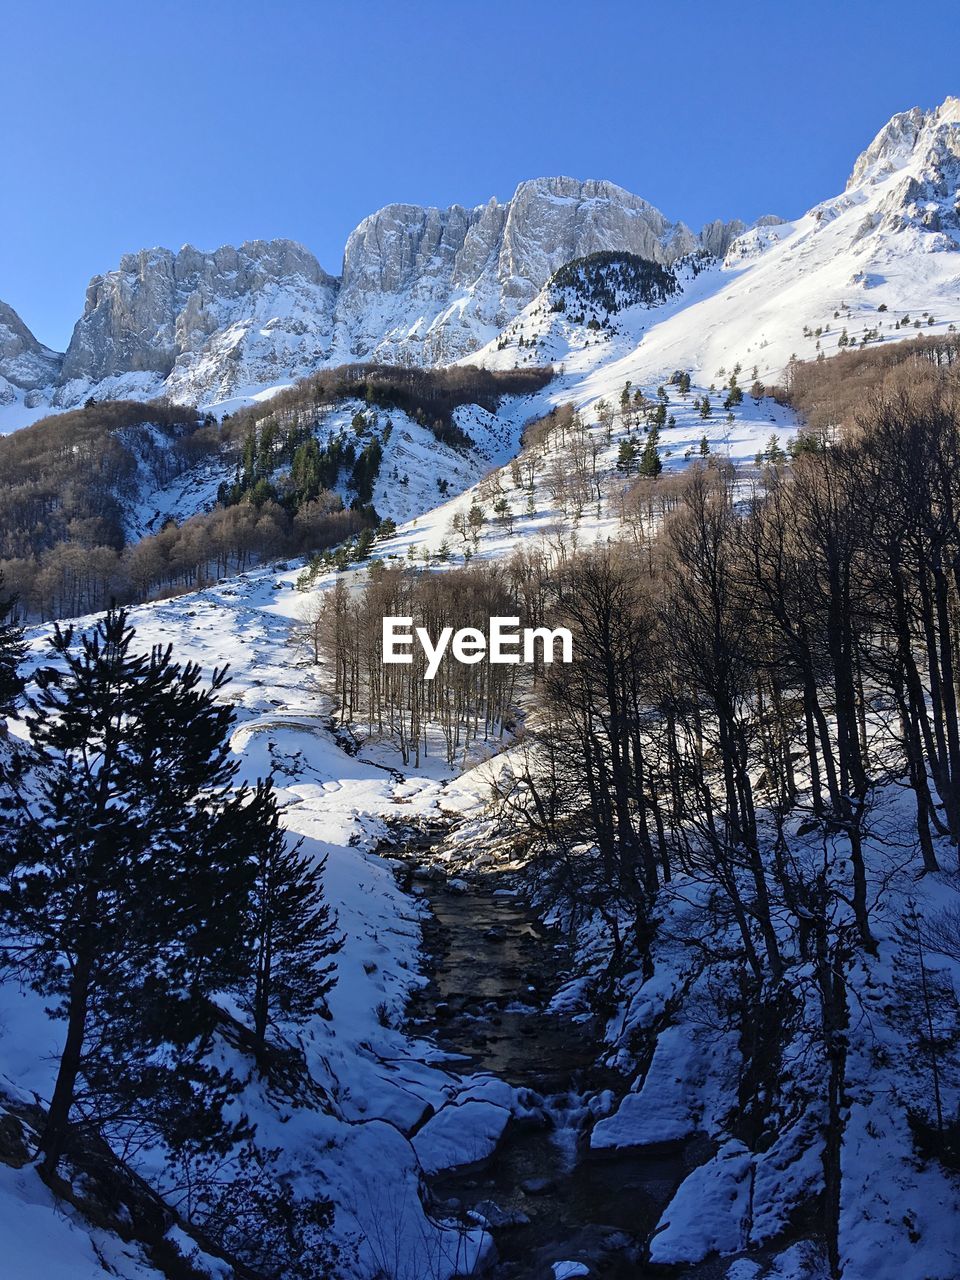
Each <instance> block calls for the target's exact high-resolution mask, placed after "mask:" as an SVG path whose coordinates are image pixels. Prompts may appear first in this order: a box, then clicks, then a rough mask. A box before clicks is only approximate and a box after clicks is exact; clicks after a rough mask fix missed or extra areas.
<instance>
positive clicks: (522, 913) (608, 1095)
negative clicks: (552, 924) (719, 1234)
mask: <svg viewBox="0 0 960 1280" xmlns="http://www.w3.org/2000/svg"><path fill="white" fill-rule="evenodd" d="M494 879H495V881H496V884H497V885H498V886H499V885H502V884H503V880H502V878H501V877H495V878H494ZM458 884H461V885H462V882H457V881H454V885H455V886H456V885H458ZM414 889H415V892H418V893H419V896H421V897H422V898H424V899H425V900H426V901H427V902H428V903H429V905H430V908H431V912H432V918H430V919H428V920H427V921H426V922H425V928H424V942H425V947H426V951H427V954H428V958H429V964H428V968H427V972H428V975H429V978H430V981H429V985H428V986H426V987H425V988H424V989H423V990H422V991H420V992H418V993H417V995H416V996H415V997H414V999H413V1001H412V1002H411V1006H410V1011H409V1012H410V1017H411V1021H412V1023H413V1026H414V1027H415V1028H416V1031H417V1033H418V1034H427V1035H429V1037H430V1038H431V1039H433V1040H434V1041H435V1042H436V1043H437V1044H438V1045H439V1046H440V1047H441V1048H443V1049H445V1050H447V1051H448V1052H450V1053H452V1054H457V1055H459V1056H460V1057H461V1062H460V1063H458V1064H456V1065H457V1067H458V1069H460V1068H462V1069H464V1070H465V1071H469V1070H476V1071H486V1072H490V1073H492V1074H494V1075H496V1076H498V1077H500V1078H501V1079H503V1080H506V1081H507V1082H508V1083H510V1084H511V1085H514V1086H516V1087H518V1088H522V1089H525V1090H528V1091H530V1093H531V1094H532V1095H535V1097H533V1102H534V1103H535V1104H539V1108H540V1113H541V1117H542V1118H541V1119H539V1120H537V1119H533V1120H532V1121H530V1122H526V1121H514V1122H513V1123H512V1124H511V1126H510V1127H509V1128H508V1130H507V1133H506V1135H505V1137H504V1140H503V1141H502V1143H501V1144H500V1146H499V1147H498V1149H497V1151H496V1152H495V1153H494V1155H493V1156H492V1157H491V1158H490V1159H489V1160H488V1161H487V1162H486V1163H484V1164H483V1165H481V1166H480V1167H479V1168H477V1167H472V1168H468V1169H466V1170H460V1171H452V1172H447V1173H443V1174H440V1175H438V1176H435V1177H433V1178H431V1179H430V1186H431V1191H432V1194H433V1196H434V1199H435V1202H436V1205H437V1208H438V1209H439V1210H441V1211H443V1212H451V1213H459V1214H461V1215H466V1216H472V1214H478V1215H479V1216H480V1217H481V1218H482V1219H483V1220H485V1222H486V1224H487V1226H488V1228H489V1229H490V1231H491V1233H492V1234H493V1237H494V1239H495V1241H496V1246H497V1253H498V1258H499V1261H498V1263H497V1264H496V1265H495V1266H494V1268H493V1270H492V1271H489V1272H487V1273H486V1274H488V1275H490V1276H492V1277H495V1278H496V1280H553V1276H554V1272H553V1269H552V1264H553V1263H555V1262H558V1261H579V1262H581V1263H583V1264H584V1265H585V1266H586V1267H588V1268H589V1269H588V1270H587V1271H581V1272H579V1273H576V1272H575V1273H571V1274H581V1275H589V1276H598V1277H599V1276H604V1277H611V1278H612V1280H620V1278H624V1280H625V1278H627V1277H629V1278H630V1280H643V1278H644V1277H647V1276H651V1277H652V1276H654V1275H659V1276H662V1275H663V1274H664V1272H663V1271H662V1270H656V1271H655V1270H653V1269H648V1268H646V1267H645V1266H644V1262H643V1260H644V1258H645V1256H646V1242H647V1240H648V1238H649V1235H650V1233H651V1231H652V1230H653V1228H654V1227H655V1226H656V1223H657V1221H658V1219H659V1217H660V1214H661V1213H662V1211H663V1209H664V1208H665V1207H666V1205H667V1203H668V1202H669V1200H670V1198H671V1196H672V1194H673V1192H674V1190H675V1189H676V1187H677V1186H678V1185H679V1183H680V1181H681V1180H682V1178H683V1177H684V1176H685V1174H686V1173H687V1172H688V1171H689V1168H690V1167H691V1165H690V1163H689V1158H688V1157H685V1154H684V1152H683V1151H681V1150H679V1149H676V1148H674V1149H671V1150H670V1151H668V1152H665V1153H663V1154H659V1153H657V1152H655V1151H651V1150H650V1149H649V1148H648V1149H644V1150H639V1151H638V1150H634V1151H622V1152H616V1153H603V1154H597V1153H593V1152H591V1150H590V1147H589V1132H590V1129H591V1127H592V1125H593V1123H594V1121H595V1119H597V1118H599V1114H601V1113H602V1112H603V1111H605V1110H606V1111H609V1110H610V1109H611V1103H612V1101H613V1098H614V1097H616V1098H619V1096H620V1095H622V1094H623V1093H624V1092H625V1089H626V1087H627V1081H626V1080H625V1079H624V1078H623V1077H622V1076H621V1075H619V1074H617V1073H615V1072H613V1071H611V1070H610V1069H608V1068H605V1067H603V1066H599V1065H597V1060H598V1058H600V1057H601V1056H602V1050H603V1046H602V1043H601V1042H600V1039H599V1031H600V1028H599V1027H596V1026H592V1025H590V1023H577V1022H573V1021H571V1020H570V1019H568V1018H564V1017H562V1016H560V1015H558V1014H555V1013H550V1012H548V1011H547V1009H546V1006H547V1004H548V1003H549V1001H550V998H551V996H552V995H553V994H554V992H555V991H556V990H557V988H558V987H559V986H560V984H561V982H562V981H563V979H564V976H565V971H566V969H567V967H568V964H569V957H568V952H567V947H566V944H565V943H564V942H563V940H562V938H561V937H560V936H559V933H558V931H556V930H552V929H548V928H546V927H545V926H544V925H543V924H542V923H541V922H540V921H539V920H538V918H537V916H536V914H535V913H534V912H533V910H532V909H531V908H529V907H528V906H526V905H525V904H524V903H523V902H522V901H521V900H520V899H519V898H518V897H516V896H514V895H513V894H512V893H511V892H509V891H504V889H503V888H496V889H495V888H494V887H493V885H492V884H491V883H490V882H489V880H487V881H485V880H484V879H482V878H479V879H478V878H473V879H471V880H470V881H469V883H468V884H467V885H466V886H465V887H461V888H460V891H459V892H458V891H457V890H456V887H454V888H450V887H449V886H448V885H447V884H446V883H444V882H440V881H424V882H417V883H415V885H414ZM591 1102H592V1108H591ZM604 1102H605V1103H606V1105H605V1106H604ZM613 1105H615V1103H613ZM693 1163H696V1160H694V1161H693ZM473 1220H474V1221H476V1219H475V1218H474V1219H473ZM672 1274H674V1275H677V1274H678V1273H677V1272H676V1271H673V1272H672ZM683 1274H687V1275H694V1274H696V1275H697V1276H704V1277H705V1276H707V1275H708V1274H709V1272H708V1271H706V1270H703V1269H700V1268H698V1269H696V1270H695V1271H689V1272H685V1273H683Z"/></svg>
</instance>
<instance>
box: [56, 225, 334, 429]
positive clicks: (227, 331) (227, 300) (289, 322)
mask: <svg viewBox="0 0 960 1280" xmlns="http://www.w3.org/2000/svg"><path fill="white" fill-rule="evenodd" d="M336 283H337V282H336V281H335V280H334V279H333V278H332V277H331V276H328V275H327V274H326V272H324V271H323V270H322V269H321V267H320V265H319V263H318V262H317V260H316V258H314V257H313V255H312V254H311V253H309V252H308V251H307V250H306V249H304V248H303V247H302V246H301V245H298V244H295V243H294V242H293V241H292V240H271V241H263V240H254V241H250V242H248V243H246V244H243V245H241V246H240V248H239V249H235V248H232V247H230V246H224V247H223V248H220V249H217V250H215V251H214V252H212V253H202V252H200V251H199V250H197V249H194V248H193V247H192V246H191V245H186V246H185V247H184V248H183V249H181V250H180V252H179V253H177V254H174V253H172V252H171V251H170V250H169V249H144V250H141V252H139V253H135V254H127V255H125V256H124V257H123V258H122V259H121V261H120V266H119V267H118V268H117V269H116V270H115V271H110V272H108V273H107V274H106V275H102V276H95V277H94V278H93V280H91V282H90V285H89V286H88V288H87V298H86V305H85V307H84V313H83V316H82V318H81V319H80V320H79V321H78V323H77V325H76V327H75V329H74V331H73V337H72V338H71V340H70V345H69V347H68V348H67V353H66V356H65V357H64V360H63V369H62V374H61V387H60V390H59V392H58V394H57V397H56V399H57V402H58V403H59V404H63V405H67V404H72V403H76V402H77V401H78V400H80V399H81V398H83V396H84V395H85V394H86V392H87V391H88V390H89V388H90V387H91V386H93V385H94V384H97V383H100V382H102V381H103V380H104V379H116V378H118V377H122V376H123V375H129V374H146V375H153V381H154V383H155V389H157V390H159V389H160V387H161V385H163V389H164V390H165V391H166V392H167V393H169V394H172V395H174V396H175V397H176V398H178V399H183V400H189V399H207V400H210V399H216V398H222V397H224V396H227V395H229V394H230V393H231V392H232V391H234V390H235V389H236V388H237V387H238V386H241V385H244V384H256V383H264V382H270V381H273V380H277V381H279V380H282V379H284V378H290V377H297V376H302V375H303V374H305V373H307V372H309V371H310V369H311V368H315V367H317V365H319V364H320V363H321V362H322V360H323V356H324V354H325V351H326V349H327V347H328V345H329V335H330V331H331V326H332V313H333V300H334V297H335V294H336ZM149 386H150V380H149V378H148V379H147V380H146V381H145V382H144V389H145V390H149ZM119 391H121V392H122V391H123V388H122V387H121V388H119Z"/></svg>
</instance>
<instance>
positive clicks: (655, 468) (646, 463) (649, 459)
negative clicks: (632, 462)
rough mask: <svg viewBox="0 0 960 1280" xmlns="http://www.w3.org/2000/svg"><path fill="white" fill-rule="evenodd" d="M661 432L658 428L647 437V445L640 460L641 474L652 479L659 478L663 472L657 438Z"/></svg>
mask: <svg viewBox="0 0 960 1280" xmlns="http://www.w3.org/2000/svg"><path fill="white" fill-rule="evenodd" d="M658 436H659V432H658V431H657V429H656V427H654V429H653V430H652V431H651V432H650V434H649V436H647V443H646V444H645V445H644V448H643V456H642V457H641V459H640V474H641V475H642V476H648V477H650V478H651V479H652V478H654V477H655V476H658V475H659V474H660V472H661V471H662V470H663V463H662V462H661V461H660V455H659V454H658V453H657V438H658Z"/></svg>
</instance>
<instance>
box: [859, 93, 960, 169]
mask: <svg viewBox="0 0 960 1280" xmlns="http://www.w3.org/2000/svg"><path fill="white" fill-rule="evenodd" d="M944 130H947V131H948V136H949V134H951V133H956V134H957V135H958V136H960V98H954V97H951V96H948V97H946V98H945V99H944V100H943V102H941V103H940V105H939V106H937V107H934V108H932V109H931V110H924V109H923V108H921V107H911V109H910V110H909V111H900V112H898V113H897V114H896V115H895V116H893V117H891V119H890V120H888V121H887V123H886V124H885V125H884V126H883V128H882V129H881V130H880V132H879V133H878V134H877V136H876V137H875V138H874V139H873V141H872V142H871V143H870V145H869V146H868V147H867V148H866V150H865V151H863V152H861V154H860V155H859V156H858V157H857V160H856V163H855V164H854V166H853V171H852V172H851V174H850V178H849V179H848V181H847V186H846V190H847V191H851V190H853V189H855V188H857V187H861V186H864V185H865V184H866V183H875V182H879V181H882V180H883V179H884V178H887V177H889V176H890V175H891V174H892V173H894V172H896V171H897V170H898V169H902V168H904V166H906V165H907V164H909V163H910V162H911V161H920V162H921V163H922V162H923V159H924V156H925V153H927V152H928V151H929V150H930V149H931V148H935V147H936V145H937V141H938V138H939V139H942V136H943V132H942V131H944Z"/></svg>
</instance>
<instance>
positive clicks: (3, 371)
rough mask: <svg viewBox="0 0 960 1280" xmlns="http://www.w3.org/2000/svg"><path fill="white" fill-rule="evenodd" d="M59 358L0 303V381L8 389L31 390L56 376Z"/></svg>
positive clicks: (60, 361) (15, 314) (61, 360)
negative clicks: (4, 381) (7, 385)
mask: <svg viewBox="0 0 960 1280" xmlns="http://www.w3.org/2000/svg"><path fill="white" fill-rule="evenodd" d="M62 363H63V356H62V355H61V354H60V353H59V352H57V351H51V350H50V348H49V347H45V346H44V345H43V343H42V342H38V341H37V339H36V338H35V337H34V336H33V334H32V333H31V332H30V330H29V329H28V328H27V326H26V325H25V324H24V323H23V321H22V320H21V319H20V317H19V316H18V315H17V313H16V311H14V309H13V307H10V306H7V304H6V303H5V302H0V380H3V379H5V380H6V382H7V384H9V386H10V387H11V388H16V389H17V390H20V391H35V390H36V389H37V388H39V387H48V386H49V385H50V384H51V383H52V382H55V381H56V379H57V378H58V377H59V375H60V366H61V364H62Z"/></svg>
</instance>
